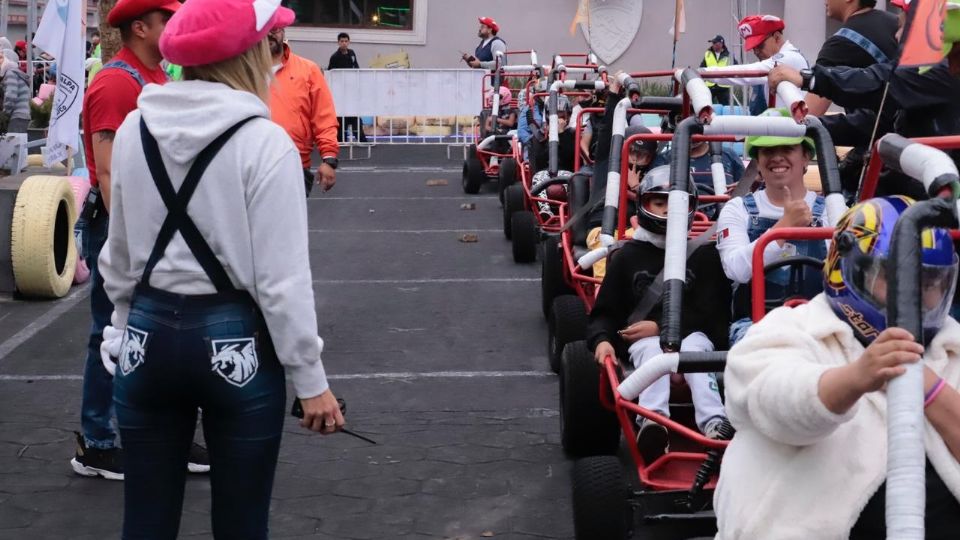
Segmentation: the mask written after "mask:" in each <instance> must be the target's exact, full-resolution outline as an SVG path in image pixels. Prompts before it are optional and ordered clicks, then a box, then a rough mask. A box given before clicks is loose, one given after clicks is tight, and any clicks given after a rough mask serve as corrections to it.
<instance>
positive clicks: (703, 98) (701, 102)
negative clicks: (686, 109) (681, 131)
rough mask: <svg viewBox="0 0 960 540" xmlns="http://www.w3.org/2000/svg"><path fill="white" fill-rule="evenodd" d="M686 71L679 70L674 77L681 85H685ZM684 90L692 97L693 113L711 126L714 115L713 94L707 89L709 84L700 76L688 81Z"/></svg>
mask: <svg viewBox="0 0 960 540" xmlns="http://www.w3.org/2000/svg"><path fill="white" fill-rule="evenodd" d="M685 71H686V70H685V69H678V70H677V71H676V72H675V73H674V77H675V78H676V79H677V81H678V82H680V83H681V84H683V79H684V77H683V74H684V72H685ZM691 71H692V70H691ZM694 73H695V72H694ZM684 90H685V91H686V92H687V95H689V96H690V105H691V106H692V107H693V112H695V113H696V114H697V116H698V117H699V118H700V120H701V121H702V122H704V123H707V124H709V123H710V120H711V116H712V115H713V94H711V93H710V88H709V87H707V84H706V83H705V82H703V79H701V78H700V76H699V75H698V76H696V77H691V78H689V79H688V80H687V81H686V84H684Z"/></svg>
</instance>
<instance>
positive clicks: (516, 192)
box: [503, 184, 524, 240]
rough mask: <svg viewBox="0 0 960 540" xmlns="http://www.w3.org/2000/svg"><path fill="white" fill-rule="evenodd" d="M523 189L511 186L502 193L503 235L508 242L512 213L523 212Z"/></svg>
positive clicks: (510, 233) (510, 235)
mask: <svg viewBox="0 0 960 540" xmlns="http://www.w3.org/2000/svg"><path fill="white" fill-rule="evenodd" d="M523 208H524V206H523V187H522V186H519V185H516V184H514V185H512V186H510V187H508V188H507V189H506V191H504V192H503V235H504V236H506V237H507V240H510V238H511V237H512V232H513V229H512V227H511V226H512V225H513V221H512V219H513V214H514V212H521V211H523Z"/></svg>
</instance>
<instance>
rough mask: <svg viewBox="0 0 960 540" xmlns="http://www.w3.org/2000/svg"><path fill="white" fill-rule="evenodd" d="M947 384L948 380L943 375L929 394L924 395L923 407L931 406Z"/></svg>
mask: <svg viewBox="0 0 960 540" xmlns="http://www.w3.org/2000/svg"><path fill="white" fill-rule="evenodd" d="M946 385H947V381H945V380H943V378H942V377H941V378H940V380H938V381H937V384H935V385H933V388H931V389H930V391H929V392H927V395H925V396H923V407H924V408H927V407H929V406H930V404H931V403H933V401H934V400H935V399H937V396H939V395H940V392H941V391H942V390H943V387H944V386H946Z"/></svg>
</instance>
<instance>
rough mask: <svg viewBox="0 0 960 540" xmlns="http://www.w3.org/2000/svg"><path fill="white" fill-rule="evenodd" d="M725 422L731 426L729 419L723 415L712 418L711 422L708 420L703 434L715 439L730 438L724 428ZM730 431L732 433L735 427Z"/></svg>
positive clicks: (724, 439)
mask: <svg viewBox="0 0 960 540" xmlns="http://www.w3.org/2000/svg"><path fill="white" fill-rule="evenodd" d="M725 423H726V424H727V425H728V426H729V423H728V422H727V419H726V418H724V417H722V416H718V417H716V418H713V419H711V420H710V421H709V422H707V425H706V426H703V436H704V437H706V438H708V439H713V440H715V441H726V440H729V439H730V438H731V437H730V436H728V435H726V434H725V433H724V431H725V430H724V429H722V428H723V425H724V424H725ZM729 431H730V432H731V433H732V432H733V429H732V428H730V429H729Z"/></svg>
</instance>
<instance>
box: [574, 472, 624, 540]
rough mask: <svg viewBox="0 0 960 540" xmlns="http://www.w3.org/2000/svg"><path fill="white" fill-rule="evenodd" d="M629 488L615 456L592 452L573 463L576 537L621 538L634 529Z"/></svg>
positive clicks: (591, 539) (595, 539)
mask: <svg viewBox="0 0 960 540" xmlns="http://www.w3.org/2000/svg"><path fill="white" fill-rule="evenodd" d="M629 493H630V492H629V491H628V488H627V483H626V480H625V479H624V475H623V466H622V465H620V461H619V460H618V459H617V458H616V457H614V456H592V457H586V458H583V459H578V460H577V461H576V462H575V463H574V464H573V530H574V538H576V539H577V540H598V539H602V540H621V539H625V538H627V534H629V531H630V529H631V525H632V523H631V513H630V507H629V506H628V500H627V499H628V496H629Z"/></svg>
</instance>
